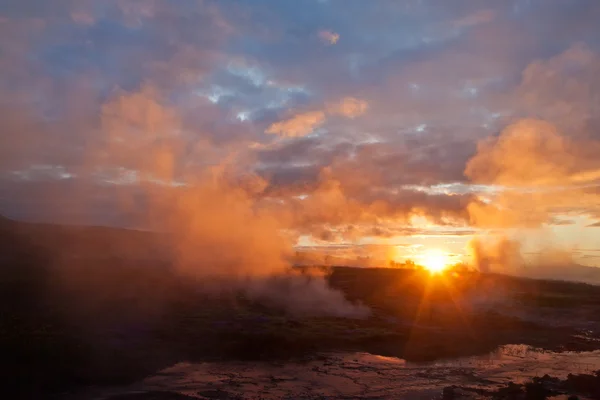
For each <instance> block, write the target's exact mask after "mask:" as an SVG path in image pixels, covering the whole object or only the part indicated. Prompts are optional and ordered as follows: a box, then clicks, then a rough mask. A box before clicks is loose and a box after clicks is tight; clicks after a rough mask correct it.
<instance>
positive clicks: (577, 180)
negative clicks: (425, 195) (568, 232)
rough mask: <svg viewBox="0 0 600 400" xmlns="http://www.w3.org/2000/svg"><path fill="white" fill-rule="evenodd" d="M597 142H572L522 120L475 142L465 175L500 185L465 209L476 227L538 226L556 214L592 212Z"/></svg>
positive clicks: (598, 170)
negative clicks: (493, 136)
mask: <svg viewBox="0 0 600 400" xmlns="http://www.w3.org/2000/svg"><path fill="white" fill-rule="evenodd" d="M594 154H600V142H599V141H595V140H581V139H580V140H573V139H571V138H570V137H567V136H565V135H564V134H562V133H561V132H560V131H559V130H558V129H557V128H556V127H555V126H554V125H552V124H550V123H549V122H546V121H541V120H534V119H525V120H521V121H518V122H516V123H514V124H512V125H509V126H508V127H507V128H506V129H504V131H502V133H501V134H500V136H499V137H497V138H490V139H487V140H485V141H483V142H482V143H480V144H479V146H478V150H477V154H475V155H474V156H473V157H472V158H471V160H470V161H469V162H468V163H467V166H466V168H465V175H466V176H467V177H469V178H470V179H471V180H472V181H473V182H476V183H482V184H494V185H500V187H501V189H500V192H499V193H497V194H495V195H492V196H490V199H489V201H487V202H482V201H479V202H476V203H472V204H470V205H469V207H468V210H469V213H470V218H471V222H472V223H473V224H475V225H477V226H501V227H510V226H539V225H540V224H542V223H545V222H547V221H549V220H550V219H551V218H552V216H553V214H555V213H557V211H556V210H561V209H562V210H564V209H569V208H571V209H579V210H580V212H587V213H596V212H598V203H599V200H600V197H599V195H598V194H597V193H595V192H594V191H590V190H589V188H590V187H591V186H594V185H596V186H597V184H598V182H597V181H598V179H600V160H598V158H597V157H596V156H594Z"/></svg>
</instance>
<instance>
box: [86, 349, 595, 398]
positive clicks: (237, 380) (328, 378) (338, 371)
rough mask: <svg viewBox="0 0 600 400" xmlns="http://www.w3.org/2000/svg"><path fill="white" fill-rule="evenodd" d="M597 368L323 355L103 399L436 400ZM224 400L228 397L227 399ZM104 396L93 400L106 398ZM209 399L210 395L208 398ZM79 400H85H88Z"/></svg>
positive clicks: (214, 370) (169, 379) (236, 367)
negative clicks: (143, 395)
mask: <svg viewBox="0 0 600 400" xmlns="http://www.w3.org/2000/svg"><path fill="white" fill-rule="evenodd" d="M598 369H600V351H594V352H585V353H574V352H564V353H554V352H550V351H545V350H541V349H536V348H532V347H529V346H524V345H507V346H501V347H499V348H498V349H497V350H495V351H493V352H492V353H490V354H487V355H484V356H479V357H465V358H459V359H453V360H445V361H436V362H431V363H411V362H407V361H405V360H401V359H398V358H393V357H383V356H378V355H373V354H368V353H353V354H324V355H320V356H318V357H315V359H314V360H312V361H310V362H308V363H291V362H288V363H248V362H221V363H200V364H191V363H179V364H176V365H174V366H172V367H170V368H167V369H165V370H163V371H160V372H158V373H157V374H155V375H153V376H151V377H149V378H147V379H145V380H144V381H143V382H139V383H138V384H135V385H132V386H130V387H128V388H115V389H113V390H111V391H110V392H111V393H110V394H115V393H124V392H133V391H135V392H139V391H145V390H146V391H151V390H164V391H172V392H178V393H181V394H186V395H190V396H194V397H197V396H198V394H199V393H200V394H202V393H205V394H209V393H211V396H212V395H213V394H214V395H217V394H218V395H219V396H221V397H218V398H241V399H245V398H249V399H250V398H263V399H286V398H289V399H302V398H315V397H325V398H336V397H348V396H357V397H376V398H397V399H402V398H409V399H419V398H429V399H431V398H438V397H439V395H440V393H441V390H442V389H443V388H444V387H446V386H449V385H460V386H463V387H476V388H480V389H481V388H485V389H489V390H495V389H498V388H500V387H501V386H503V385H506V384H507V383H508V382H510V381H512V382H516V383H522V382H524V381H527V380H529V379H531V378H533V377H535V376H542V375H544V374H549V375H552V376H556V377H559V378H565V377H566V375H567V374H568V373H590V372H592V371H595V370H598ZM228 396H229V397H228ZM109 397H110V396H109V393H107V392H105V393H104V394H103V395H102V396H96V398H98V399H99V398H109ZM209 397H210V396H209ZM87 398H90V396H88V397H87Z"/></svg>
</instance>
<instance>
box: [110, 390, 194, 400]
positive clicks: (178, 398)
mask: <svg viewBox="0 0 600 400" xmlns="http://www.w3.org/2000/svg"><path fill="white" fill-rule="evenodd" d="M193 399H195V397H190V396H186V395H183V394H179V393H175V392H162V391H151V392H142V393H127V394H120V395H117V396H112V397H110V398H108V399H107V400H193Z"/></svg>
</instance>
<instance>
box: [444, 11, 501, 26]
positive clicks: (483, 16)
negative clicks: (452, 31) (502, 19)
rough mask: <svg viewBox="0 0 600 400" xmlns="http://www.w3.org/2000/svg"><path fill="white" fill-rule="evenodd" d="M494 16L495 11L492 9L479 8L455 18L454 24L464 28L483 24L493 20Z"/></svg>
mask: <svg viewBox="0 0 600 400" xmlns="http://www.w3.org/2000/svg"><path fill="white" fill-rule="evenodd" d="M495 16H496V12H495V11H494V10H481V11H477V12H474V13H472V14H469V15H467V16H465V17H463V18H460V19H457V20H455V21H454V25H455V26H457V27H460V28H466V27H471V26H475V25H480V24H485V23H488V22H491V21H493V19H494V17H495Z"/></svg>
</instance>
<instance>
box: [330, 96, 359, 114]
mask: <svg viewBox="0 0 600 400" xmlns="http://www.w3.org/2000/svg"><path fill="white" fill-rule="evenodd" d="M367 108H368V103H367V102H366V101H364V100H360V99H357V98H354V97H344V98H343V99H342V100H341V101H340V102H338V103H335V104H330V105H329V106H328V107H327V111H328V112H329V113H330V114H339V115H343V116H345V117H348V118H355V117H358V116H359V115H361V114H364V113H365V111H367Z"/></svg>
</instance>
